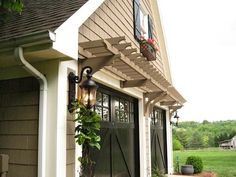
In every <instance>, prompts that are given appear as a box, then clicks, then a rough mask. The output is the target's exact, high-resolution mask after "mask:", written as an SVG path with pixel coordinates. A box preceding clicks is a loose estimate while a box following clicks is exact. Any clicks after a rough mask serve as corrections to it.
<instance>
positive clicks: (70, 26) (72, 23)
mask: <svg viewBox="0 0 236 177" xmlns="http://www.w3.org/2000/svg"><path fill="white" fill-rule="evenodd" d="M104 1H105V0H89V1H88V2H86V3H85V4H84V5H83V6H82V7H81V8H80V9H79V10H77V11H76V12H75V13H74V14H73V15H72V16H71V17H70V18H68V19H67V20H66V21H65V22H64V23H63V24H62V25H61V26H59V27H58V28H57V29H56V30H55V33H56V41H55V42H54V43H53V48H54V49H55V50H57V51H59V52H61V53H63V54H65V55H67V56H69V57H71V58H74V59H76V60H77V58H78V43H79V27H80V26H81V25H82V24H83V23H84V22H85V21H86V20H87V19H88V18H89V17H90V16H91V15H92V14H93V13H94V12H95V11H96V10H97V8H98V7H99V6H100V5H101V4H102V3H103V2H104Z"/></svg>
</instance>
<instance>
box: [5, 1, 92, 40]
mask: <svg viewBox="0 0 236 177" xmlns="http://www.w3.org/2000/svg"><path fill="white" fill-rule="evenodd" d="M87 1H88V0H38V1H35V0H24V9H23V12H22V14H21V15H20V14H16V15H14V16H12V17H11V18H10V19H9V20H8V21H7V22H6V23H5V24H3V25H2V24H1V26H0V41H2V40H7V39H11V38H17V37H20V36H23V35H25V34H31V33H35V32H39V31H44V30H52V31H54V30H55V29H56V28H57V27H59V26H60V25H61V24H62V23H63V22H64V21H66V20H67V19H68V18H69V17H70V16H71V15H72V14H74V13H75V12H76V11H77V10H78V9H79V8H80V7H82V6H83V5H84V4H85V3H86V2H87Z"/></svg>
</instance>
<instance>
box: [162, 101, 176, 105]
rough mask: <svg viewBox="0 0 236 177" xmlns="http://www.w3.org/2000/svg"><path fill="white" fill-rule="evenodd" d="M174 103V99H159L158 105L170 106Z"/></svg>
mask: <svg viewBox="0 0 236 177" xmlns="http://www.w3.org/2000/svg"><path fill="white" fill-rule="evenodd" d="M175 103H176V101H161V102H160V105H163V106H172V105H174V104H175Z"/></svg>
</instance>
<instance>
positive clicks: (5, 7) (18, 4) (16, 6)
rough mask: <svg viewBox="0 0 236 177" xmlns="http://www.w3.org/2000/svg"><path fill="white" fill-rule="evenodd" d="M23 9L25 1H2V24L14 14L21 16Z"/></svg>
mask: <svg viewBox="0 0 236 177" xmlns="http://www.w3.org/2000/svg"><path fill="white" fill-rule="evenodd" d="M23 7H24V5H23V0H0V23H3V22H5V21H6V19H8V17H9V16H10V14H12V13H14V12H15V13H19V14H20V13H21V12H22V10H23Z"/></svg>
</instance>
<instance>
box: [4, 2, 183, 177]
mask: <svg viewBox="0 0 236 177" xmlns="http://www.w3.org/2000/svg"><path fill="white" fill-rule="evenodd" d="M24 3H25V9H24V11H23V12H22V15H15V16H14V17H13V18H11V19H10V20H9V21H8V22H7V23H6V24H4V25H1V26H0V154H7V155H9V171H8V175H9V176H10V177H19V176H20V177H35V176H38V177H74V176H76V177H77V176H79V170H80V168H79V167H80V166H79V165H80V164H79V163H78V161H77V157H78V156H79V155H80V154H81V147H79V146H77V145H76V144H75V141H74V128H75V123H74V122H73V119H74V115H73V114H72V113H70V112H69V111H68V87H69V86H68V85H69V83H68V74H69V73H70V72H73V73H75V74H76V75H79V73H80V71H81V68H82V67H84V66H91V67H92V68H93V73H94V74H93V79H94V80H95V81H96V82H97V83H98V85H99V89H98V94H97V103H96V105H95V107H94V109H95V110H96V111H97V112H98V113H99V114H100V115H101V117H102V121H101V132H100V133H101V137H102V141H101V147H102V148H101V150H100V151H94V152H93V154H92V156H93V157H94V159H95V161H96V165H95V167H94V171H93V173H94V176H100V177H105V176H112V177H114V176H125V177H126V176H127V177H139V176H140V177H147V176H151V169H152V168H154V167H157V168H158V169H160V170H162V171H163V172H165V173H172V172H173V163H172V137H171V135H172V132H171V130H172V127H171V125H170V119H171V116H172V114H173V113H174V112H175V111H176V110H177V109H180V108H181V107H182V106H183V104H184V102H185V99H184V98H183V97H182V95H181V94H180V93H179V92H178V91H177V90H176V89H175V87H174V86H173V85H172V81H171V74H170V68H169V62H168V57H167V52H166V48H165V42H164V37H163V31H162V28H161V22H160V17H159V12H158V6H157V2H156V1H153V0H119V1H118V0H63V1H53V0H41V1H40V2H38V1H37V2H36V1H32V0H25V1H24ZM141 36H143V37H144V38H153V39H154V40H155V41H156V45H157V52H156V54H155V58H156V60H155V61H148V60H147V58H146V57H144V56H143V54H141V53H140V44H139V39H140V38H141ZM78 96H79V95H78Z"/></svg>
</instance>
